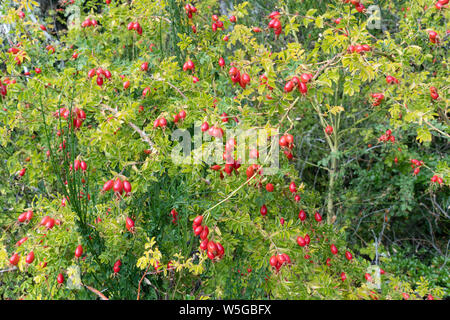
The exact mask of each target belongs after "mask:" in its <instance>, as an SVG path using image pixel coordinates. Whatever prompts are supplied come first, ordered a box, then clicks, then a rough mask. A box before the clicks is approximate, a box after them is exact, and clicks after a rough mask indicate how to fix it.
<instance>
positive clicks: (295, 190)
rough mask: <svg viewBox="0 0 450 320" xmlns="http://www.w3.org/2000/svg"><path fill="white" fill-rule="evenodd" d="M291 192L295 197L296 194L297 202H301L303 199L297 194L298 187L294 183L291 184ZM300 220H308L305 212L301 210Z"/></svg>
mask: <svg viewBox="0 0 450 320" xmlns="http://www.w3.org/2000/svg"><path fill="white" fill-rule="evenodd" d="M289 191H290V192H291V193H292V194H293V195H294V194H295V196H294V200H295V202H299V201H300V200H301V197H300V196H299V195H298V194H296V193H297V185H296V184H295V182H294V181H292V182H291V183H290V184H289ZM299 218H300V220H302V219H303V220H302V221H304V220H305V219H306V214H305V211H303V210H300V213H299Z"/></svg>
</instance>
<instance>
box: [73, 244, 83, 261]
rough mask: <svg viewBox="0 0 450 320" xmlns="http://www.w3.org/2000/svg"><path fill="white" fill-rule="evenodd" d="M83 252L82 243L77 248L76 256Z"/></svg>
mask: <svg viewBox="0 0 450 320" xmlns="http://www.w3.org/2000/svg"><path fill="white" fill-rule="evenodd" d="M82 254H83V247H82V246H81V244H80V245H78V246H77V248H76V249H75V257H77V258H79V257H81V255H82Z"/></svg>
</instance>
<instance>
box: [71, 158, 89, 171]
mask: <svg viewBox="0 0 450 320" xmlns="http://www.w3.org/2000/svg"><path fill="white" fill-rule="evenodd" d="M72 169H75V171H78V170H80V169H81V170H82V171H86V169H87V164H86V162H85V161H83V160H81V161H80V160H78V159H75V161H74V162H73V166H72V164H70V165H69V170H70V171H72Z"/></svg>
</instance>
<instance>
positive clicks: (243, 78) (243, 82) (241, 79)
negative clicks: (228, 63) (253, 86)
mask: <svg viewBox="0 0 450 320" xmlns="http://www.w3.org/2000/svg"><path fill="white" fill-rule="evenodd" d="M228 74H229V75H230V77H231V81H233V83H239V85H240V86H241V87H242V89H245V87H246V86H247V84H248V83H250V76H249V75H248V74H247V73H243V74H242V75H241V72H240V71H239V69H238V68H236V67H231V68H230V70H229V71H228Z"/></svg>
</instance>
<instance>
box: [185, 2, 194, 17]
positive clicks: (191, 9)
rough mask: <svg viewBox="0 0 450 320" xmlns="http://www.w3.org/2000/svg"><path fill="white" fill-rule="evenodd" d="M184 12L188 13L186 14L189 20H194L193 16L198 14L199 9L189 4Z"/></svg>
mask: <svg viewBox="0 0 450 320" xmlns="http://www.w3.org/2000/svg"><path fill="white" fill-rule="evenodd" d="M184 10H185V11H186V14H187V16H188V18H189V19H192V14H193V13H196V12H197V8H196V7H194V6H193V5H192V4H190V3H187V4H186V5H185V6H184Z"/></svg>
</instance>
